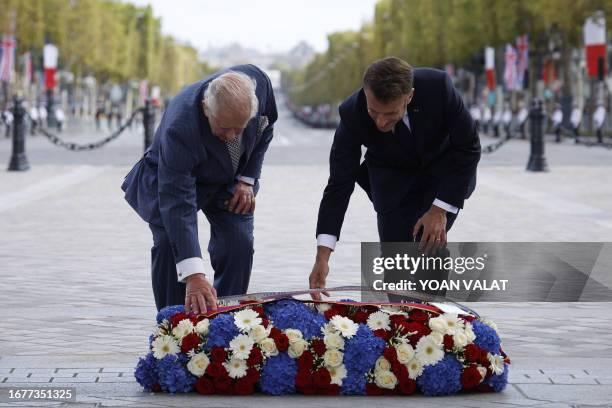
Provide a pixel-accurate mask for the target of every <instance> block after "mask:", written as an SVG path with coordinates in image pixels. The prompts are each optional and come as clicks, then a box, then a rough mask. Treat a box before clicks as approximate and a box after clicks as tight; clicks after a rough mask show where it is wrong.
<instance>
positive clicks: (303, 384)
mask: <svg viewBox="0 0 612 408" xmlns="http://www.w3.org/2000/svg"><path fill="white" fill-rule="evenodd" d="M295 385H296V386H297V387H299V388H308V387H311V386H312V376H311V375H310V371H308V370H298V372H297V375H296V376H295Z"/></svg>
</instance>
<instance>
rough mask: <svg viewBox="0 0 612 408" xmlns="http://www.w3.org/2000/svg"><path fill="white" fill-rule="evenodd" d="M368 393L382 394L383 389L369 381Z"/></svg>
mask: <svg viewBox="0 0 612 408" xmlns="http://www.w3.org/2000/svg"><path fill="white" fill-rule="evenodd" d="M365 392H366V395H382V389H381V388H379V387H378V386H377V385H376V384H374V383H367V384H366V387H365Z"/></svg>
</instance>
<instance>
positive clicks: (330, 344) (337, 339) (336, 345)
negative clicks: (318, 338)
mask: <svg viewBox="0 0 612 408" xmlns="http://www.w3.org/2000/svg"><path fill="white" fill-rule="evenodd" d="M323 342H324V343H325V345H326V346H327V348H330V349H336V350H342V349H343V348H344V339H343V338H342V336H340V335H339V334H337V333H331V334H328V335H326V336H325V337H323Z"/></svg>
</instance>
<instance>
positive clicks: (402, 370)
mask: <svg viewBox="0 0 612 408" xmlns="http://www.w3.org/2000/svg"><path fill="white" fill-rule="evenodd" d="M391 371H393V374H395V376H396V377H397V379H398V380H400V381H401V380H402V379H404V378H408V368H407V367H406V366H405V365H404V364H400V363H399V362H395V361H394V362H393V363H391Z"/></svg>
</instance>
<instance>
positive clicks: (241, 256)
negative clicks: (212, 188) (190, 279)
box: [149, 197, 254, 310]
mask: <svg viewBox="0 0 612 408" xmlns="http://www.w3.org/2000/svg"><path fill="white" fill-rule="evenodd" d="M225 199H227V197H222V198H219V199H216V200H215V201H214V202H213V203H211V204H210V205H208V206H207V207H205V208H203V209H202V212H203V213H204V215H205V216H206V218H207V219H208V222H209V223H210V240H209V243H208V252H209V254H210V262H211V264H212V267H213V270H214V272H215V278H214V287H215V289H216V290H217V296H229V295H241V294H244V293H246V292H247V290H248V287H249V280H250V278H251V268H252V266H253V252H254V251H253V220H254V217H253V214H246V215H245V214H234V213H232V212H229V211H227V210H226V209H225V208H224V205H223V201H225ZM149 228H151V232H152V233H153V247H152V248H151V278H152V283H153V294H154V296H155V305H156V306H157V310H160V309H162V308H163V307H165V306H169V305H177V304H184V302H185V290H186V284H185V283H181V282H179V281H178V278H177V274H176V262H175V259H174V254H173V252H172V248H171V246H170V241H169V239H168V235H167V234H166V231H165V229H164V228H163V227H161V226H158V225H154V224H149ZM203 272H207V271H203ZM207 275H208V274H207Z"/></svg>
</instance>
